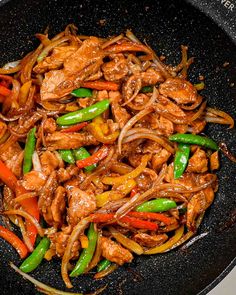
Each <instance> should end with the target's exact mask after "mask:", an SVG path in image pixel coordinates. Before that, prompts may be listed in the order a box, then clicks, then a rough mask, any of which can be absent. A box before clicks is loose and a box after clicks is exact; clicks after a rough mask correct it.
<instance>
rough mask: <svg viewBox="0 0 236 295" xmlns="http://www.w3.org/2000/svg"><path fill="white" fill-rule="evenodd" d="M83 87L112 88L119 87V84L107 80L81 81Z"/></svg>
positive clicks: (116, 88) (114, 89)
mask: <svg viewBox="0 0 236 295" xmlns="http://www.w3.org/2000/svg"><path fill="white" fill-rule="evenodd" d="M82 86H83V87H86V88H91V89H96V90H113V91H116V90H118V89H119V87H120V86H119V84H117V83H114V82H109V81H88V82H83V83H82Z"/></svg>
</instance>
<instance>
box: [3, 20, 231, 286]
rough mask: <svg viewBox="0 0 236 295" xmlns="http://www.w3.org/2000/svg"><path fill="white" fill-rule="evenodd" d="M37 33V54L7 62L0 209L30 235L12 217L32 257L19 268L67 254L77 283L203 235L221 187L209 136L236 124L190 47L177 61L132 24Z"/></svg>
mask: <svg viewBox="0 0 236 295" xmlns="http://www.w3.org/2000/svg"><path fill="white" fill-rule="evenodd" d="M36 36H37V37H38V38H39V40H40V45H39V46H38V48H37V49H36V50H34V51H32V52H30V53H28V54H27V55H26V56H25V57H24V58H23V59H22V60H21V61H19V62H18V63H17V64H16V65H15V67H13V68H10V69H9V72H8V70H7V69H6V67H4V68H0V103H1V114H0V179H1V182H2V192H3V208H2V210H1V214H2V215H4V216H5V219H4V220H6V219H7V220H8V219H9V220H10V221H11V222H12V223H14V224H15V225H16V226H18V227H19V229H20V232H21V237H18V236H16V234H15V233H13V232H12V231H11V229H10V227H9V224H10V222H9V220H8V222H7V223H6V224H5V226H4V225H3V226H0V237H1V238H3V239H5V240H6V241H7V242H8V243H10V244H11V245H12V246H13V247H14V248H15V249H16V250H17V252H18V253H19V255H20V257H21V258H26V257H27V256H28V257H27V258H26V259H25V260H24V261H23V262H21V265H20V267H19V268H20V269H18V268H17V267H15V266H14V265H12V267H13V268H14V269H15V270H17V271H18V272H19V273H20V274H23V275H24V273H29V272H31V271H33V270H35V269H36V268H37V267H38V266H39V265H40V264H41V263H46V261H45V260H48V261H49V260H51V259H54V258H55V257H57V258H59V259H61V275H62V278H63V280H64V282H65V285H66V287H68V288H71V287H72V282H73V283H75V282H76V280H78V278H77V279H76V278H74V277H78V276H80V275H82V274H85V273H86V274H87V273H88V274H89V273H90V271H91V270H92V272H94V271H95V272H96V275H95V276H94V278H95V279H100V278H102V277H104V276H106V275H109V274H110V273H111V272H113V271H115V270H116V269H117V267H118V266H120V265H123V264H125V263H130V262H131V261H133V259H135V258H134V256H135V255H143V254H146V255H147V254H157V253H163V252H166V251H169V250H171V249H173V248H176V247H177V246H179V245H181V244H182V243H184V242H185V241H187V240H188V239H189V238H191V237H192V236H193V235H195V234H196V233H197V228H198V227H199V225H200V223H201V221H202V219H203V215H204V213H205V211H206V210H207V208H208V207H209V206H210V205H211V204H212V202H213V200H214V197H215V192H216V191H217V187H218V185H217V176H216V175H215V170H217V169H218V168H219V148H218V144H217V143H216V142H215V141H214V140H213V139H211V138H208V137H207V136H205V135H203V134H201V133H202V132H203V130H204V128H205V126H206V124H207V123H208V122H210V123H219V124H226V125H229V127H230V128H233V126H234V120H233V119H232V118H231V117H230V115H228V114H226V113H224V112H223V111H220V110H216V109H212V108H209V107H207V105H206V102H205V101H204V98H203V97H202V95H201V94H200V91H201V90H202V89H203V88H204V87H205V85H204V83H203V82H201V83H197V84H192V83H191V82H190V81H189V80H188V73H187V70H188V67H189V66H190V65H191V63H192V62H193V59H191V58H188V57H187V47H185V46H182V60H181V61H180V63H179V64H178V65H176V66H173V65H166V64H165V63H163V61H161V60H160V59H159V58H158V56H157V55H156V53H155V52H154V51H153V50H152V49H151V48H150V47H149V46H148V45H145V44H142V43H141V42H140V41H139V40H138V39H137V38H136V37H135V36H134V35H133V33H132V32H131V31H127V32H126V34H121V35H119V36H115V37H111V38H107V39H104V38H98V37H94V36H84V35H78V34H77V28H76V27H75V26H74V25H68V26H67V27H66V29H65V31H63V32H61V33H59V34H58V35H56V36H55V37H53V38H51V39H50V38H49V36H48V34H47V33H45V34H37V35H36ZM3 73H4V74H3ZM37 237H38V238H37ZM36 238H37V241H38V240H39V241H38V243H37V242H36ZM24 276H25V277H26V278H28V279H30V280H31V281H33V282H37V284H39V288H41V290H43V288H45V285H44V284H40V283H38V281H36V280H35V279H32V278H31V277H30V276H29V275H24ZM45 292H46V291H45ZM48 292H49V291H48Z"/></svg>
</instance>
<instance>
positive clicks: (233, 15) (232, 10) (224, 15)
mask: <svg viewBox="0 0 236 295" xmlns="http://www.w3.org/2000/svg"><path fill="white" fill-rule="evenodd" d="M187 2H189V3H191V4H192V5H193V6H195V7H196V8H198V9H199V10H200V11H202V12H203V13H205V14H206V15H208V16H209V17H211V18H212V19H213V20H214V21H215V22H216V23H217V24H218V25H219V26H220V27H221V28H223V30H224V31H225V32H226V33H227V34H228V35H229V36H230V37H231V39H232V40H233V42H234V43H236V0H201V1H199V0H187Z"/></svg>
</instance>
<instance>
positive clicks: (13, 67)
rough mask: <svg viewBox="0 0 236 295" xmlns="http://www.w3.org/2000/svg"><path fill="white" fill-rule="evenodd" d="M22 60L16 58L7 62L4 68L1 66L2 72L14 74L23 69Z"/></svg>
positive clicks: (0, 72)
mask: <svg viewBox="0 0 236 295" xmlns="http://www.w3.org/2000/svg"><path fill="white" fill-rule="evenodd" d="M20 62H21V60H16V61H12V62H8V63H6V64H5V65H4V66H3V67H2V68H0V74H3V75H7V74H14V73H16V72H18V71H20V69H21V65H20Z"/></svg>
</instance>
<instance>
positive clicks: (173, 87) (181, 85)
mask: <svg viewBox="0 0 236 295" xmlns="http://www.w3.org/2000/svg"><path fill="white" fill-rule="evenodd" d="M159 91H160V94H162V95H165V96H167V97H170V98H171V99H173V100H175V101H176V102H177V104H188V103H194V102H195V101H196V100H197V90H196V88H195V87H194V86H193V85H192V84H191V83H190V82H188V81H186V80H182V79H180V78H168V79H166V81H165V82H164V83H162V84H161V85H160V87H159Z"/></svg>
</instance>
